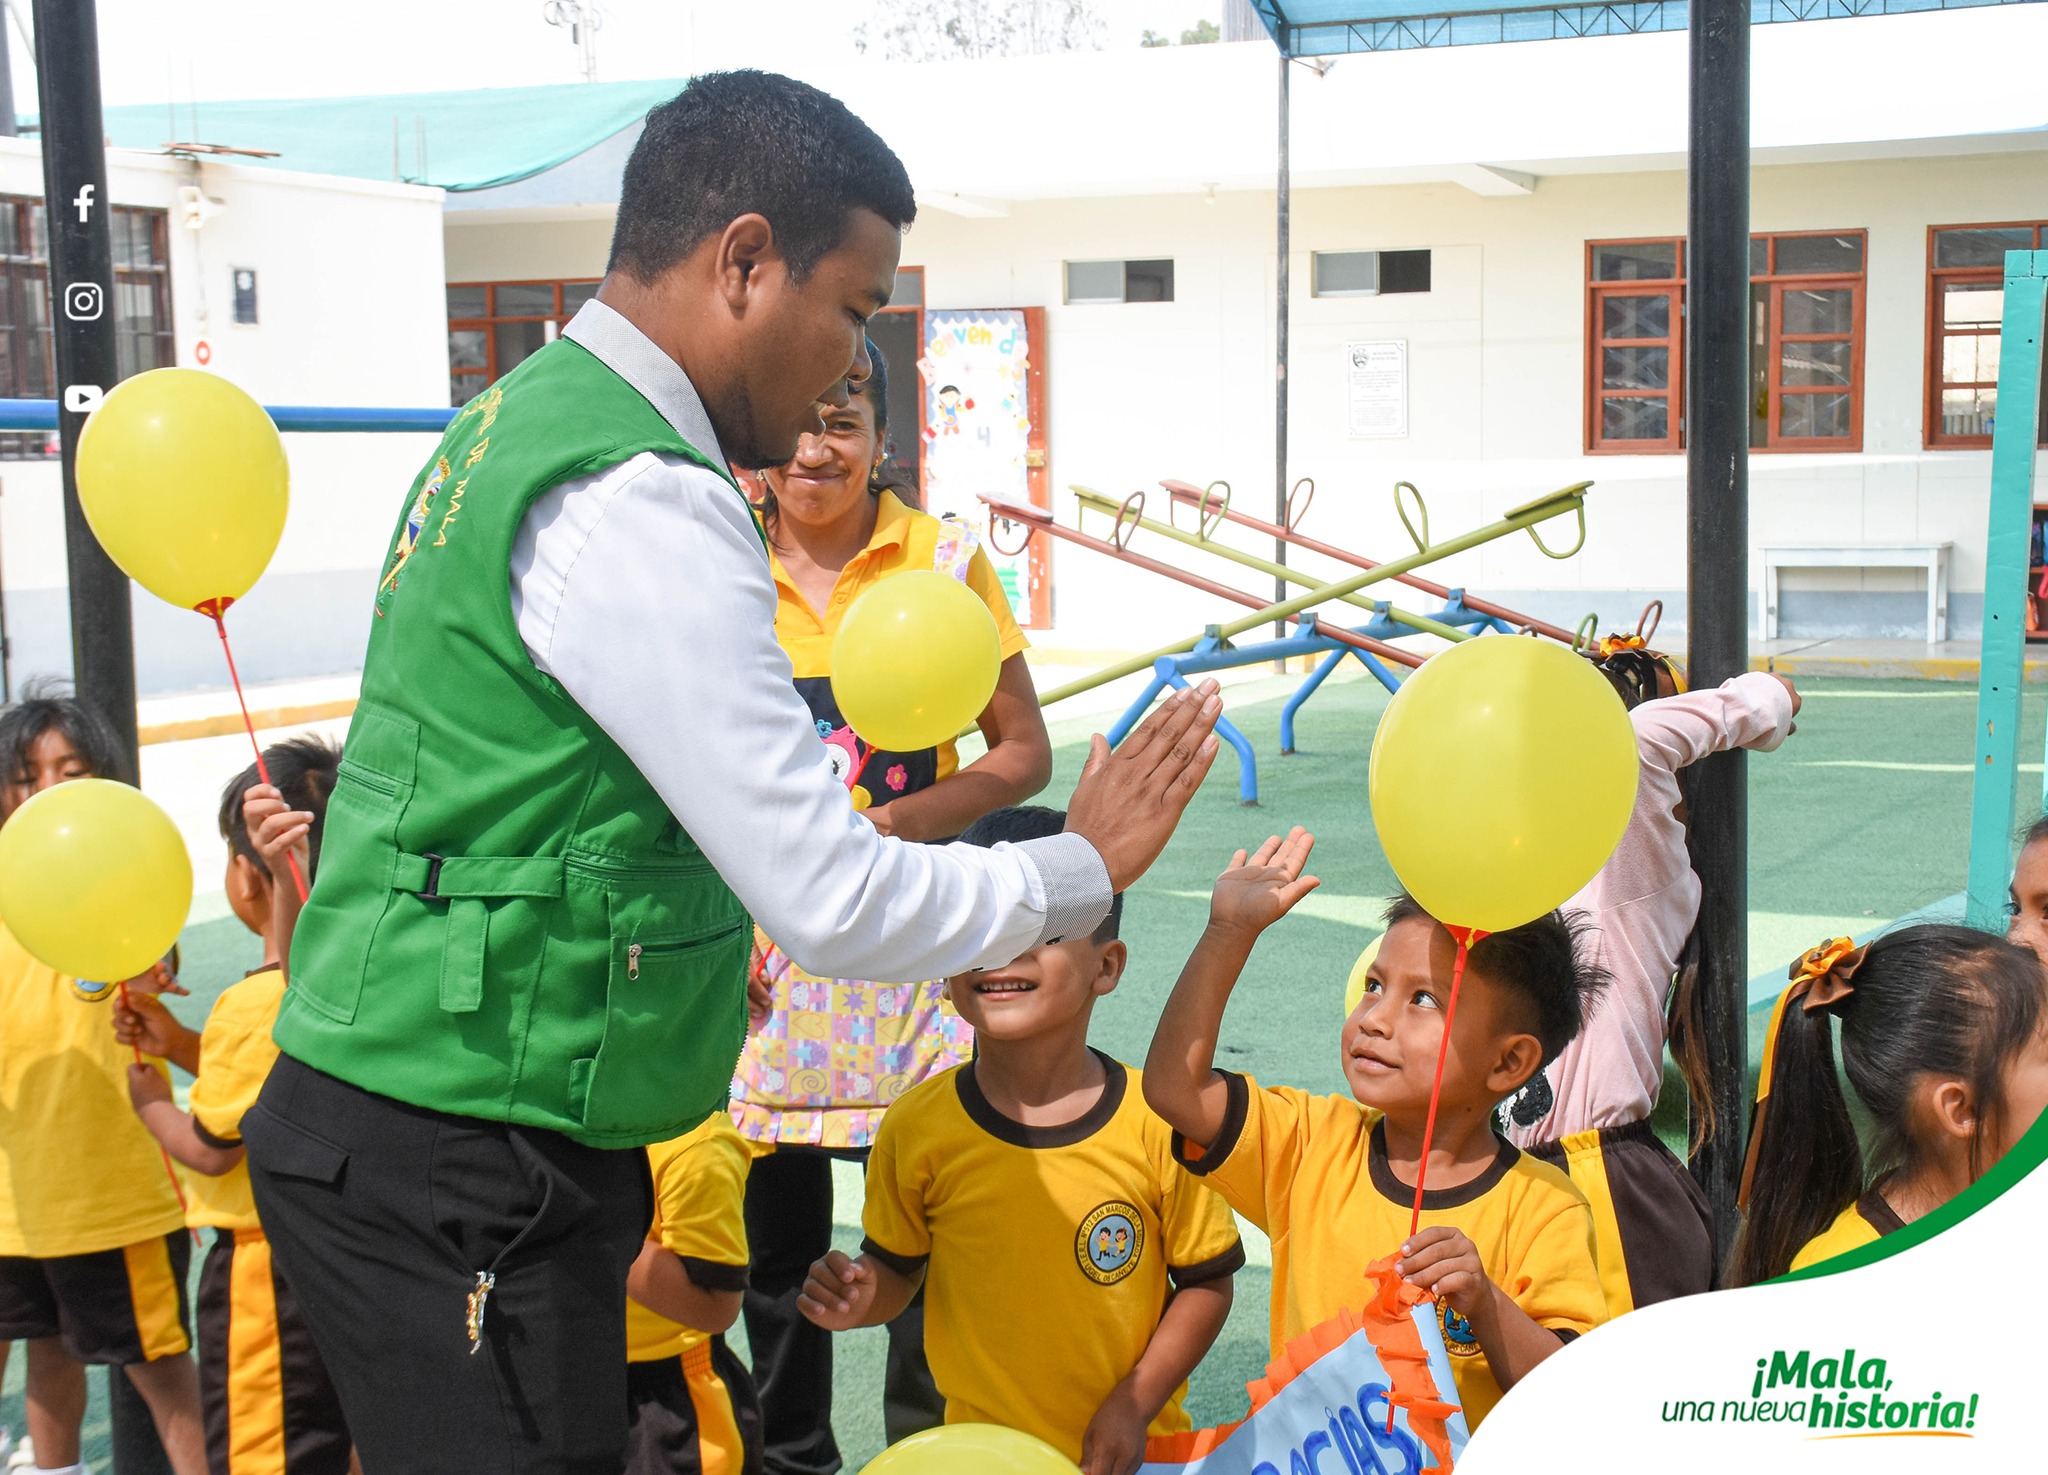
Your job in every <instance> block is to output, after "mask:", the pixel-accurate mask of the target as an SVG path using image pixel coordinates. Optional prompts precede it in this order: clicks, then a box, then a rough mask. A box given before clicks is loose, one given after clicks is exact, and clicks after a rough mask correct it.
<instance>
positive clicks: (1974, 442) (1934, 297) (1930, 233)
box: [1920, 220, 2048, 451]
mask: <svg viewBox="0 0 2048 1475" xmlns="http://www.w3.org/2000/svg"><path fill="white" fill-rule="evenodd" d="M2028 229H2031V230H2032V231H2033V232H2034V249H2035V250H2037V251H2038V250H2040V249H2042V247H2043V245H2044V244H2048V220H1979V221H1957V222H1954V223H1952V224H1946V225H1930V226H1928V227H1927V335H1926V357H1925V360H1924V364H1923V368H1922V373H1921V394H1920V415H1921V420H1920V444H1921V446H1922V447H1923V448H1924V449H1926V450H1930V451H1988V450H1990V449H1991V437H1990V436H1988V435H1950V434H1948V433H1947V432H1945V431H1943V430H1942V428H1941V392H1942V390H1944V389H1947V388H1950V387H1954V388H1958V389H1974V388H1977V387H1979V385H1978V382H1977V381H1974V380H1973V381H1971V382H1970V383H1967V384H1958V385H1955V386H1950V385H1949V384H1948V383H1947V381H1945V380H1944V379H1943V378H1942V377H1941V362H1942V352H1941V348H1942V340H1943V339H1944V338H1947V337H1950V336H1951V335H1950V334H1949V333H1948V332H1946V331H1945V330H1944V329H1943V327H1942V318H1941V291H1942V288H1943V287H1945V286H1948V285H1950V284H1951V283H1953V284H1958V285H1960V284H1964V283H1972V284H1974V283H1982V282H1993V283H1998V284H2000V285H2003V284H2004V281H2005V273H2004V271H2003V270H2002V269H2001V268H1999V267H1995V266H1946V267H1944V266H1937V265H1936V264H1935V260H1934V249H1935V244H1936V241H1937V239H1938V238H1939V236H1940V235H1941V233H1942V232H1943V231H1950V230H2028ZM1953 336H1955V337H1962V336H1965V335H1963V334H1955V335H1953ZM1973 336H1974V335H1973ZM2044 393H2048V389H2044ZM2040 434H2041V441H2040V443H2041V444H2042V445H2043V446H2048V417H2044V418H2043V419H2042V422H2041V427H2040Z"/></svg>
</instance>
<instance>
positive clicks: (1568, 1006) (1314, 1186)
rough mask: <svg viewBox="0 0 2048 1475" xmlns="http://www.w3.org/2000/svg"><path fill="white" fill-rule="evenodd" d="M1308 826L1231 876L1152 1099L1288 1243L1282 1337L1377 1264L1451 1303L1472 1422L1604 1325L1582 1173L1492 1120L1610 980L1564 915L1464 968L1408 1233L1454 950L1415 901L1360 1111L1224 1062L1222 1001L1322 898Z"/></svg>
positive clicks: (1204, 1166)
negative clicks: (1308, 869) (1280, 928)
mask: <svg viewBox="0 0 2048 1475" xmlns="http://www.w3.org/2000/svg"><path fill="white" fill-rule="evenodd" d="M1314 845H1315V837H1314V836H1313V835H1310V834H1308V833H1307V832H1306V831H1304V830H1302V829H1300V828H1299V827H1297V828H1296V829H1294V830H1293V831H1292V832H1291V833H1290V834H1289V835H1288V836H1287V837H1286V838H1285V839H1284V840H1283V839H1282V838H1281V837H1279V836H1277V835H1275V836H1273V837H1272V838H1271V839H1269V840H1267V841H1266V843H1265V844H1263V845H1261V846H1260V847H1259V848H1258V850H1257V851H1256V852H1254V853H1252V854H1250V855H1247V854H1246V853H1245V852H1244V851H1242V850H1240V851H1238V852H1237V854H1236V856H1235V857H1233V859H1232V860H1231V863H1230V866H1229V868H1228V869H1227V870H1225V871H1224V872H1223V875H1222V876H1221V877H1220V878H1219V879H1218V881H1217V882H1216V890H1215V894H1214V898H1213V899H1212V901H1211V903H1210V908H1209V926H1208V928H1207V930H1205V931H1204V932H1203V934H1202V937H1201V940H1200V941H1199V942H1198V943H1197V944H1196V945H1195V950H1194V953H1193V955H1192V956H1191V957H1189V959H1188V962H1187V966H1186V967H1185V968H1184V969H1183V970H1182V971H1181V976H1180V981H1179V982H1178V983H1177V984H1176V985H1175V986H1174V990H1173V995H1172V997H1171V998H1170V999H1169V1000H1168V1001H1167V1005H1166V1010H1165V1012H1164V1013H1163V1014H1162V1015H1161V1016H1160V1020H1159V1028H1158V1030H1157V1032H1156V1033H1155V1034H1154V1035H1153V1037H1152V1050H1151V1054H1150V1055H1149V1056H1148V1057H1147V1059H1146V1063H1145V1099H1146V1101H1147V1102H1148V1103H1149V1104H1150V1105H1151V1107H1152V1109H1153V1110H1154V1111H1156V1112H1158V1113H1159V1115H1160V1116H1162V1117H1164V1118H1165V1119H1166V1120H1167V1121H1168V1122H1169V1123H1171V1124H1172V1125H1173V1128H1174V1149H1175V1152H1176V1154H1177V1156H1178V1158H1179V1161H1180V1163H1181V1165H1182V1166H1183V1167H1184V1168H1186V1169H1187V1170H1188V1172H1189V1173H1191V1174H1193V1175H1196V1176H1198V1177H1203V1178H1206V1179H1207V1180H1208V1181H1209V1182H1210V1183H1211V1184H1213V1185H1214V1186H1215V1187H1216V1188H1217V1189H1218V1190H1219V1191H1220V1192H1221V1193H1222V1194H1223V1197H1224V1198H1225V1199H1226V1200H1228V1201H1229V1203H1230V1205H1231V1207H1232V1208H1234V1209H1236V1210H1237V1211H1238V1212H1239V1213H1240V1214H1242V1215H1244V1217H1245V1218H1247V1219H1249V1220H1250V1221H1251V1222H1252V1223H1254V1224H1256V1225H1258V1226H1259V1227H1260V1228H1261V1229H1263V1230H1265V1231H1266V1233H1267V1234H1268V1235H1270V1236H1271V1237H1272V1241H1273V1291H1272V1296H1273V1301H1272V1324H1271V1339H1272V1345H1273V1348H1274V1350H1275V1352H1276V1353H1277V1352H1278V1350H1279V1349H1280V1348H1281V1347H1283V1346H1284V1345H1285V1344H1286V1343H1288V1342H1289V1341H1291V1340H1293V1339H1294V1338H1296V1337H1298V1336H1300V1335H1302V1334H1303V1333H1304V1332H1306V1331H1308V1330H1309V1329H1311V1328H1313V1327H1315V1326H1317V1325H1318V1324H1320V1323H1322V1322H1325V1321H1328V1320H1329V1319H1330V1318H1332V1317H1334V1316H1335V1315H1336V1314H1337V1312H1338V1311H1340V1310H1343V1309H1346V1308H1351V1309H1355V1308H1357V1307H1358V1306H1360V1305H1361V1304H1362V1303H1363V1302H1364V1301H1365V1300H1366V1297H1367V1294H1368V1290H1369V1287H1368V1285H1367V1282H1366V1280H1365V1269H1366V1266H1367V1265H1368V1264H1370V1263H1371V1262H1373V1261H1375V1260H1378V1259H1381V1258H1383V1257H1385V1256H1388V1255H1395V1254H1398V1257H1399V1258H1398V1260H1397V1263H1396V1266H1395V1268H1396V1270H1397V1271H1398V1272H1399V1273H1400V1274H1401V1275H1403V1276H1404V1277H1406V1278H1407V1279H1408V1280H1409V1281H1411V1282H1413V1283H1414V1284H1416V1285H1418V1286H1420V1287H1422V1288H1423V1289H1424V1290H1427V1291H1430V1292H1431V1293H1433V1294H1434V1295H1435V1296H1436V1298H1437V1310H1438V1316H1439V1319H1440V1320H1441V1323H1442V1326H1443V1332H1444V1341H1445V1343H1446V1345H1447V1347H1448V1348H1449V1351H1450V1354H1451V1369H1452V1373H1453V1374H1454V1376H1455V1377H1456V1379H1457V1385H1458V1396H1459V1402H1460V1403H1461V1404H1462V1405H1463V1406H1464V1410H1465V1418H1466V1421H1467V1423H1468V1425H1469V1426H1470V1427H1472V1428H1474V1429H1476V1428H1477V1427H1478V1426H1479V1422H1480V1420H1481V1419H1483V1418H1485V1416H1486V1413H1487V1411H1488V1410H1489V1409H1491V1408H1492V1407H1493V1405H1494V1404H1495V1403H1497V1402H1498V1401H1499V1400H1500V1396H1501V1394H1502V1393H1504V1392H1505V1391H1506V1390H1507V1389H1509V1388H1511V1387H1513V1386H1514V1385H1515V1383H1516V1382H1518V1381H1520V1379H1521V1378H1523V1377H1524V1376H1526V1375H1527V1373H1528V1372H1529V1370H1530V1369H1531V1368H1533V1367H1534V1366H1536V1364H1537V1363H1539V1362H1541V1361H1542V1360H1543V1359H1544V1358H1546V1357H1548V1356H1550V1354H1551V1353H1553V1352H1555V1351H1557V1349H1558V1348H1559V1347H1561V1346H1563V1345H1564V1344H1565V1343H1566V1342H1568V1341H1570V1340H1572V1339H1573V1338H1574V1337H1577V1336H1578V1335H1580V1334H1581V1333H1583V1332H1585V1331H1587V1330H1588V1329H1590V1328H1591V1327H1592V1326H1594V1325H1595V1324H1596V1323H1598V1322H1600V1321H1602V1320H1604V1319H1605V1316H1606V1310H1605V1302H1604V1299H1603V1297H1602V1294H1601V1289H1600V1277H1599V1272H1598V1270H1597V1268H1596V1266H1595V1261H1594V1251H1593V1218H1592V1213H1591V1211H1590V1210H1589V1209H1588V1208H1587V1206H1586V1200H1585V1198H1584V1197H1583V1196H1582V1195H1581V1194H1580V1193H1579V1191H1578V1189H1576V1188H1574V1187H1573V1186H1572V1183H1571V1180H1570V1179H1569V1178H1567V1177H1566V1176H1565V1175H1564V1174H1563V1173H1561V1172H1559V1171H1558V1170H1557V1169H1555V1168H1553V1167H1551V1166H1550V1165H1549V1164H1547V1163H1543V1162H1539V1161H1538V1160H1537V1159H1535V1158H1532V1157H1528V1156H1526V1155H1524V1154H1523V1153H1521V1152H1519V1151H1517V1150H1516V1149H1515V1148H1514V1147H1513V1146H1511V1145H1510V1144H1509V1143H1508V1142H1507V1141H1506V1139H1504V1138H1502V1137H1501V1136H1499V1135H1498V1133H1497V1132H1496V1131H1495V1129H1494V1108H1495V1107H1497V1106H1498V1105H1499V1104H1500V1103H1501V1101H1503V1100H1505V1099H1506V1098H1507V1097H1508V1096H1510V1095H1512V1094H1513V1093H1514V1092H1515V1091H1517V1090H1519V1089H1520V1088H1521V1086H1522V1083H1523V1082H1525V1081H1527V1080H1528V1079H1529V1077H1530V1076H1532V1075H1534V1074H1535V1073H1536V1072H1537V1071H1538V1070H1540V1069H1542V1067H1543V1065H1544V1063H1545V1062H1546V1061H1548V1060H1550V1059H1551V1058H1552V1057H1553V1056H1555V1055H1556V1054H1557V1052H1558V1051H1559V1050H1561V1049H1563V1048H1564V1046H1565V1043H1566V1042H1567V1041H1568V1040H1570V1039H1571V1038H1572V1036H1573V1035H1575V1034H1577V1033H1578V1031H1579V1028H1580V1026H1581V1024H1582V1023H1583V1021H1584V1017H1585V1011H1586V1005H1587V1002H1588V1000H1589V999H1590V998H1591V996H1592V994H1593V993H1594V992H1595V991H1596V990H1597V989H1598V987H1599V986H1600V985H1601V983H1602V982H1603V981H1604V980H1603V979H1602V978H1601V976H1600V975H1599V974H1598V973H1597V972H1596V971H1595V970H1593V969H1591V968H1589V967H1587V966H1586V965H1585V964H1584V963H1582V962H1581V961H1580V959H1579V956H1578V948H1577V942H1578V937H1577V929H1576V928H1575V927H1574V926H1573V925H1572V924H1571V923H1568V922H1567V921H1566V920H1565V918H1564V917H1563V916H1562V915H1561V914H1559V913H1557V912H1552V913H1550V914H1549V915H1548V916H1545V917H1540V918H1538V919H1537V920H1536V921H1534V922H1530V923H1528V924H1526V925H1524V926H1521V927H1516V928H1512V929H1510V930H1508V931H1505V932H1499V933H1495V934H1494V935H1492V936H1490V937H1487V938H1484V939H1482V940H1481V941H1480V942H1478V943H1477V944H1475V945H1474V946H1473V947H1472V949H1471V951H1470V953H1469V955H1468V958H1467V961H1466V965H1465V976H1464V981H1463V984H1462V986H1461V988H1460V991H1459V999H1458V1010H1457V1016H1456V1019H1455V1020H1454V1021H1453V1024H1452V1029H1451V1039H1450V1048H1449V1051H1448V1053H1447V1054H1446V1055H1445V1058H1444V1066H1443V1089H1442V1093H1441V1096H1440V1098H1439V1102H1438V1108H1437V1119H1436V1130H1435V1134H1434V1136H1433V1138H1432V1139H1431V1143H1430V1149H1429V1161H1428V1165H1427V1167H1428V1171H1427V1175H1426V1180H1425V1185H1424V1186H1425V1189H1426V1191H1425V1192H1424V1194H1423V1195H1422V1216H1421V1218H1422V1227H1421V1228H1420V1229H1419V1230H1417V1232H1416V1233H1414V1234H1413V1235H1412V1236H1411V1235H1410V1234H1409V1222H1410V1215H1411V1213H1412V1211H1413V1209H1414V1205H1415V1184H1416V1178H1417V1175H1418V1173H1420V1172H1422V1169H1423V1166H1424V1165H1423V1162H1422V1150H1423V1147H1422V1144H1423V1131H1424V1123H1425V1119H1426V1118H1427V1116H1428V1112H1429V1100H1430V1087H1431V1081H1432V1077H1433V1076H1434V1074H1435V1071H1436V1064H1437V1056H1438V1050H1439V1046H1440V1045H1441V1044H1442V1043H1443V1038H1444V1013H1445V1006H1446V1004H1447V1003H1448V1001H1449V999H1450V990H1451V977H1452V970H1453V968H1454V967H1455V965H1456V960H1457V944H1456V942H1455V941H1454V940H1453V939H1452V937H1451V934H1450V933H1449V932H1448V931H1446V930H1445V928H1444V926H1443V924H1442V923H1440V922H1438V921H1437V920H1436V919H1435V918H1434V917H1432V916H1430V915H1429V914H1428V913H1427V912H1425V911H1423V909H1422V908H1421V907H1420V906H1419V905H1417V904H1416V902H1415V901H1414V900H1413V899H1412V898H1411V897H1408V896H1406V895H1401V896H1397V897H1395V898H1394V899H1393V901H1392V902H1391V903H1390V904H1389V906H1388V910H1387V923H1388V926H1387V931H1386V936H1385V938H1384V940H1383V941H1382V942H1381V944H1380V951H1379V956H1378V958H1376V959H1375V960H1374V961H1373V964H1372V966H1371V970H1370V971H1369V973H1368V974H1367V977H1366V984H1365V994H1364V996H1363V997H1362V998H1361V999H1360V1000H1359V1003H1358V1007H1357V1008H1355V1009H1354V1010H1352V1012H1351V1015H1350V1017H1349V1018H1347V1019H1346V1020H1345V1021H1344V1029H1343V1034H1342V1036H1341V1042H1340V1048H1341V1050H1342V1053H1343V1064H1344V1075H1345V1080H1346V1083H1347V1084H1348V1085H1349V1086H1350V1088H1351V1095H1350V1097H1345V1096H1311V1095H1310V1094H1308V1093H1307V1092H1305V1091H1300V1090H1296V1089H1294V1088H1292V1087H1287V1086H1281V1087H1261V1086H1259V1085H1258V1083H1257V1082H1255V1081H1251V1080H1248V1079H1247V1078H1246V1077H1244V1076H1241V1075H1235V1074H1232V1073H1231V1072H1228V1071H1219V1070H1216V1069H1214V1067H1213V1062H1214V1060H1215V1054H1216V1039H1217V1034H1218V1032H1219V1030H1220V1029H1221V1026H1222V1023H1223V1009H1224V1005H1225V1004H1226V1003H1227V1002H1228V1001H1229V998H1230V991H1231V989H1232V988H1233V987H1235V986H1236V983H1237V979H1238V975H1239V974H1240V973H1241V972H1242V971H1243V969H1244V965H1245V962H1246V960H1247V959H1248V958H1249V957H1250V956H1251V950H1252V945H1253V944H1254V943H1255V942H1256V941H1257V940H1258V937H1259V934H1260V933H1261V932H1263V931H1264V930H1265V929H1266V928H1267V927H1270V926H1271V925H1272V924H1273V923H1275V922H1277V921H1278V920H1279V919H1280V918H1281V917H1283V916H1285V915H1286V914H1287V912H1288V910H1289V909H1290V908H1292V907H1293V906H1294V904H1295V903H1296V902H1297V901H1299V900H1300V899H1301V898H1302V897H1303V896H1306V895H1307V894H1308V892H1309V891H1310V890H1311V889H1313V888H1314V886H1315V885H1316V879H1315V878H1314V877H1313V876H1304V875H1303V874H1302V868H1303V867H1304V866H1305V865H1306V864H1307V862H1308V857H1309V852H1310V850H1311V849H1312V848H1313V847H1314Z"/></svg>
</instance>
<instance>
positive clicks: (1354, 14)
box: [1250, 0, 2034, 56]
mask: <svg viewBox="0 0 2048 1475" xmlns="http://www.w3.org/2000/svg"><path fill="white" fill-rule="evenodd" d="M2030 3H2034V0H1750V23H1751V24H1752V25H1768V24H1770V23H1772V22H1774V21H1800V20H1833V19H1837V18H1845V17H1849V16H1859V15H1899V14H1904V13H1907V12H1910V11H1920V10H1967V9H1974V8H1976V7H1978V6H1982V5H2013V4H2030ZM1250 4H1251V7H1252V9H1253V10H1254V11H1256V12H1257V13H1258V16H1259V18H1260V19H1261V20H1263V21H1264V22H1265V23H1266V30H1267V31H1268V32H1269V33H1271V35H1272V37H1273V39H1274V40H1275V41H1276V42H1278V43H1279V45H1280V48H1281V50H1283V51H1285V52H1286V53H1287V54H1288V55H1289V56H1341V55H1344V54H1345V53H1347V52H1353V51H1406V50H1410V49H1413V48H1416V47H1423V46H1478V45H1485V44H1487V43H1491V42H1497V41H1554V40H1558V39H1561V38H1564V37H1568V36H1621V35H1630V34H1633V33H1636V32H1640V31H1682V30H1684V29H1685V26H1686V18H1687V6H1686V0H1636V3H1619V4H1610V5H1559V4H1556V3H1554V0H1553V3H1552V4H1548V5H1513V4H1505V5H1504V4H1502V3H1501V0H1250Z"/></svg>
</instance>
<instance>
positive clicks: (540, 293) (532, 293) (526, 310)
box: [492, 282, 555, 373]
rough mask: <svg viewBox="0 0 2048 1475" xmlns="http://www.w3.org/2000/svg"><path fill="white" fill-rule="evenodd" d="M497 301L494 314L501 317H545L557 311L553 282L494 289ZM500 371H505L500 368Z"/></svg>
mask: <svg viewBox="0 0 2048 1475" xmlns="http://www.w3.org/2000/svg"><path fill="white" fill-rule="evenodd" d="M492 290H493V292H494V293H495V295H496V298H497V301H496V302H495V303H494V304H493V306H494V308H495V309H496V310H495V312H494V313H493V314H492V315H493V316H494V317H501V318H544V317H552V316H553V315H554V311H555V285H554V283H553V282H537V283H535V282H519V283H515V284H514V285H512V286H509V287H497V288H493V289H492ZM499 372H500V373H503V372H504V371H503V370H502V369H501V370H499Z"/></svg>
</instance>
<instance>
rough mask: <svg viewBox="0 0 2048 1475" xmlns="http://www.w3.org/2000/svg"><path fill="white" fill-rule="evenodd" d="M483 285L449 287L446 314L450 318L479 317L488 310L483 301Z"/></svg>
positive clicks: (486, 289)
mask: <svg viewBox="0 0 2048 1475" xmlns="http://www.w3.org/2000/svg"><path fill="white" fill-rule="evenodd" d="M488 290H489V289H488V288H485V287H450V288H449V289H448V316H449V317H451V318H480V317H482V316H484V315H485V314H486V313H487V312H489V311H490V308H489V306H488V305H487V304H486V303H485V301H484V294H485V293H486V292H487V291H488Z"/></svg>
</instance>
